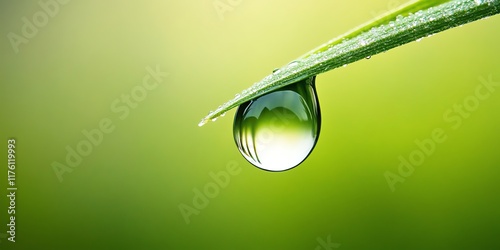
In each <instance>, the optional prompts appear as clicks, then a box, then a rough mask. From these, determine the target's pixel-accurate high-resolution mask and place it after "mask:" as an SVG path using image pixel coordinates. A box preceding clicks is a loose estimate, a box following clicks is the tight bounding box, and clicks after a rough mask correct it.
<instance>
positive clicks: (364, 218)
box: [0, 0, 500, 249]
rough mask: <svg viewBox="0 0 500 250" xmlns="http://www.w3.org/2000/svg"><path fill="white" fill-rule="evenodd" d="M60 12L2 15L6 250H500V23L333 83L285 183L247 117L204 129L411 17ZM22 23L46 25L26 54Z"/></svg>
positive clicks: (238, 6)
mask: <svg viewBox="0 0 500 250" xmlns="http://www.w3.org/2000/svg"><path fill="white" fill-rule="evenodd" d="M46 2H49V0H42V3H46ZM62 2H63V1H61V3H60V4H59V5H58V8H59V9H58V10H57V11H54V13H52V16H50V17H49V18H48V20H47V21H46V22H45V23H43V22H44V20H43V15H42V14H37V13H40V12H41V11H43V8H42V7H41V6H40V5H39V3H38V1H13V0H8V1H2V3H0V12H1V15H0V34H1V35H2V36H3V39H0V49H1V51H2V57H1V58H0V63H1V65H0V70H1V71H0V79H1V84H0V96H1V98H0V100H1V109H0V111H1V112H0V119H1V127H0V128H1V129H0V134H1V136H0V138H2V142H0V143H1V144H2V145H3V146H2V147H1V148H2V150H0V158H1V159H3V160H2V161H3V162H4V165H3V167H2V168H1V169H0V194H1V196H0V197H1V198H0V240H1V242H0V249H328V248H326V247H330V248H331V249H499V248H500V242H499V241H498V235H499V233H500V201H499V198H498V191H499V190H500V181H499V179H500V168H499V165H500V154H499V153H498V152H499V148H500V133H499V132H498V128H499V127H500V113H499V112H498V107H499V106H500V86H494V87H491V91H489V90H488V88H486V87H484V82H485V81H486V82H488V81H489V82H490V85H491V84H494V83H496V84H497V85H498V84H499V82H500V67H499V65H500V61H499V53H500V50H499V47H498V44H500V33H499V32H498V27H499V24H500V17H499V16H496V17H491V18H488V19H486V20H481V21H478V22H475V23H472V24H468V25H464V26H463V27H460V28H456V29H453V30H449V31H446V32H443V33H440V34H437V35H434V36H432V37H430V38H425V39H423V40H422V41H420V42H418V43H417V42H414V43H411V44H408V45H405V46H403V47H399V48H396V49H393V50H391V51H389V52H386V53H383V54H380V55H376V56H373V57H372V58H371V59H370V60H363V61H360V62H356V63H353V64H352V65H349V66H347V67H345V68H339V69H336V70H333V71H330V72H328V73H325V74H322V75H319V76H318V77H317V79H316V86H317V91H318V95H319V100H320V103H321V111H322V114H321V115H322V126H321V136H320V138H319V141H318V144H317V145H316V147H315V150H314V152H312V154H311V155H310V156H309V158H308V159H307V160H306V161H305V162H304V163H303V164H301V165H300V166H298V167H296V168H294V169H292V170H290V171H287V172H282V173H271V172H266V171H262V170H259V169H257V168H255V167H253V166H252V165H250V164H249V163H247V162H246V161H245V160H244V159H243V157H242V156H241V155H240V153H239V152H238V150H237V149H236V146H235V144H234V141H233V137H232V116H233V115H234V112H235V111H234V110H233V111H230V112H228V113H227V115H226V116H225V117H223V118H220V119H218V120H217V122H215V123H209V124H207V125H205V126H204V127H201V128H200V127H198V126H197V124H198V122H199V121H200V119H201V118H202V117H203V116H204V115H206V114H207V113H208V112H209V111H210V110H213V109H215V108H216V107H217V106H218V105H220V104H222V103H223V102H225V101H226V100H228V99H230V98H232V97H233V96H234V94H235V93H238V92H240V91H241V90H243V89H245V88H247V87H249V86H250V85H251V84H252V83H253V82H255V81H258V80H260V79H262V78H263V77H264V76H266V75H267V74H269V73H270V72H271V71H272V70H273V69H274V68H277V67H280V66H282V65H284V64H286V63H288V62H289V61H291V60H293V59H295V58H296V57H298V56H300V55H301V54H303V53H305V52H307V51H309V50H310V49H312V48H314V47H316V46H318V45H319V44H321V43H323V42H325V41H327V40H329V39H330V38H333V37H335V36H337V35H339V34H341V33H343V32H345V31H347V30H349V29H351V28H352V27H355V26H357V25H359V24H360V23H363V22H365V21H367V20H369V19H371V18H372V17H373V16H374V15H376V14H378V13H380V12H382V11H384V10H388V9H391V8H393V7H395V4H396V3H398V1H388V0H374V1H328V0H319V1H312V2H306V1H303V2H301V3H298V2H295V1H285V0H278V1H272V2H270V1H264V0H256V1H225V0H221V1H213V0H204V1H180V0H177V1H159V0H158V1H140V2H139V1H136V2H131V1H128V2H124V1H95V0H90V1H67V3H66V4H62ZM230 2H231V3H233V5H234V6H232V5H230ZM214 3H216V4H219V7H220V6H223V7H224V6H225V7H227V9H226V12H224V13H222V14H221V15H219V14H218V12H217V10H216V8H215V7H214ZM399 3H401V4H402V3H403V1H399ZM220 4H222V5H220ZM53 10H54V9H53ZM45 16H49V15H48V14H47V15H45ZM24 17H26V18H27V20H33V17H37V18H39V19H38V21H37V23H38V24H43V25H40V27H37V32H36V34H35V35H33V34H31V35H32V36H31V35H30V36H31V37H30V38H25V39H26V40H27V42H26V41H25V42H23V43H21V44H19V46H17V49H19V51H18V52H17V53H16V49H15V48H14V47H16V46H14V47H13V45H12V43H11V42H10V39H9V34H11V33H14V34H17V35H19V36H21V35H22V34H23V27H24V26H25V21H24V19H23V18H24ZM30 22H33V21H30ZM31 32H32V33H33V32H34V31H33V30H32V31H31ZM148 67H149V68H148ZM157 67H158V68H157ZM148 69H149V70H148ZM155 70H158V71H161V72H168V76H167V75H166V73H165V74H163V73H161V74H160V76H159V75H158V74H157V75H153V76H151V75H150V73H149V71H155ZM154 76H156V78H155V77H154ZM144 79H146V83H147V85H144ZM157 79H160V80H162V81H161V82H158V81H157ZM481 79H483V80H481ZM481 84H483V85H481ZM481 86H483V87H481ZM146 87H147V88H146ZM478 89H479V91H478ZM127 98H128V99H127ZM97 129H99V130H100V131H101V132H99V133H102V134H103V136H102V138H100V137H99V136H96V137H94V139H95V140H94V142H95V143H94V144H85V142H86V141H88V139H87V137H86V136H85V135H84V134H85V132H88V133H92V132H95V131H96V130H97ZM436 129H437V130H438V131H441V132H442V133H441V135H440V137H439V138H440V139H443V137H444V138H445V139H444V141H443V140H441V141H442V142H436V141H435V140H433V131H435V130H436ZM82 131H83V133H82ZM102 131H105V132H102ZM94 135H95V134H94ZM8 138H15V139H16V140H17V144H16V145H17V148H16V149H17V151H16V156H17V158H16V162H17V168H16V184H17V187H18V190H17V192H16V243H11V242H9V241H8V240H7V239H6V238H2V237H5V236H6V235H5V234H6V231H7V230H8V229H7V226H6V224H7V223H8V214H7V210H8V209H7V208H8V201H7V197H6V195H7V190H6V188H7V164H5V162H6V161H7V139H8ZM429 140H433V142H432V143H433V144H434V147H430V146H429V145H430V144H429V143H430V142H429ZM415 141H419V142H420V143H424V142H426V143H428V144H426V145H427V147H429V148H430V149H432V150H427V153H428V154H425V153H423V151H424V150H422V149H420V147H419V146H418V145H417V144H416V143H415ZM84 144H85V145H87V146H88V145H91V148H88V147H87V148H85V147H84ZM78 145H80V151H83V152H85V153H86V154H87V155H85V156H82V157H81V158H82V159H81V160H80V161H77V160H76V159H74V158H73V159H70V160H72V161H73V162H72V163H71V164H72V165H74V166H72V167H71V166H69V164H68V162H67V161H66V158H67V155H68V148H69V149H70V150H77V148H78V147H79V146H78ZM82 145H83V146H82ZM429 148H428V149H429ZM412 157H413V158H412ZM70 158H71V157H70ZM401 158H403V159H405V161H409V162H410V163H409V164H412V166H411V167H410V168H409V167H408V166H406V168H404V167H403V168H401V169H399V166H400V165H401V163H400V161H401V160H400V159H401ZM411 162H413V163H411ZM58 163H59V164H61V165H64V166H65V168H62V167H61V166H60V165H58ZM55 165H57V166H59V168H57V169H59V171H62V170H61V169H63V170H65V171H66V172H62V173H61V172H59V177H60V178H58V175H57V174H56V173H57V171H55V170H54V166H55ZM411 169H413V171H410V170H411ZM387 173H391V176H392V178H391V179H390V180H391V181H394V183H393V188H394V190H392V189H391V185H390V183H389V182H388V181H387V178H386V176H387ZM394 176H397V177H394ZM403 181H404V182H403ZM200 193H201V194H200ZM183 213H184V216H183ZM187 222H189V223H187ZM334 243H335V244H334ZM325 244H327V245H326V246H324V245H325Z"/></svg>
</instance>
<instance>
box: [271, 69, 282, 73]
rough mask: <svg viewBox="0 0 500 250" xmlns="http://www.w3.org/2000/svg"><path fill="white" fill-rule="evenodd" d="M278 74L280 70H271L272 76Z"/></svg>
mask: <svg viewBox="0 0 500 250" xmlns="http://www.w3.org/2000/svg"><path fill="white" fill-rule="evenodd" d="M280 72H281V69H274V70H273V74H278V73H280Z"/></svg>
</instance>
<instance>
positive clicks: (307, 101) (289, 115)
mask: <svg viewBox="0 0 500 250" xmlns="http://www.w3.org/2000/svg"><path fill="white" fill-rule="evenodd" d="M320 127H321V114H320V108H319V102H318V98H317V95H316V88H315V76H313V77H310V78H307V79H304V80H301V81H299V82H296V83H293V84H290V85H287V86H285V87H283V88H280V89H278V90H275V91H273V92H270V93H267V94H265V95H263V96H260V97H258V98H256V99H254V100H251V101H248V102H246V103H244V104H242V105H240V106H239V107H238V110H237V111H236V115H235V118H234V124H233V136H234V140H235V142H236V145H237V147H238V150H239V151H240V152H241V154H242V155H243V156H244V157H245V159H246V160H247V161H249V162H250V163H251V164H253V165H254V166H256V167H258V168H261V169H264V170H268V171H285V170H288V169H291V168H294V167H295V166H297V165H299V164H300V163H302V162H303V161H304V160H305V159H306V158H307V157H308V156H309V154H310V153H311V152H312V150H313V149H314V146H315V145H316V142H317V140H318V137H319V132H320Z"/></svg>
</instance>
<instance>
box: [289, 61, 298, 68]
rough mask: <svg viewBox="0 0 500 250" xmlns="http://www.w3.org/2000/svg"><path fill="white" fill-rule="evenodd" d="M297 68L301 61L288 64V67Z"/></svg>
mask: <svg viewBox="0 0 500 250" xmlns="http://www.w3.org/2000/svg"><path fill="white" fill-rule="evenodd" d="M297 66H299V61H293V62H291V63H289V64H288V67H297Z"/></svg>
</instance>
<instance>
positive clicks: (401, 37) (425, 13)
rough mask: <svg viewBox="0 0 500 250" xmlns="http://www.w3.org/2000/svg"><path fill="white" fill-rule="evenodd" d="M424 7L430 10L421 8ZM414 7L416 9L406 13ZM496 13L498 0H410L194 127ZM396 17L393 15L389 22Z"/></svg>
mask: <svg viewBox="0 0 500 250" xmlns="http://www.w3.org/2000/svg"><path fill="white" fill-rule="evenodd" d="M439 3H441V4H439ZM433 4H438V5H433ZM426 7H429V8H427V9H425V10H422V8H426ZM417 9H418V12H416V13H415V14H411V15H410V13H412V11H414V10H417ZM499 12H500V0H455V1H443V0H441V1H427V0H420V1H412V2H410V3H409V4H407V5H404V6H403V7H401V8H399V9H397V10H396V11H393V12H390V13H388V14H386V15H384V16H382V17H380V18H377V19H375V20H374V21H371V22H369V23H367V24H364V25H361V26H359V27H358V28H356V29H354V30H352V31H350V32H347V33H346V34H344V35H343V36H340V37H338V38H336V39H333V40H330V41H329V42H328V43H326V44H323V45H321V46H320V47H318V48H316V49H314V50H313V51H311V52H309V53H306V54H305V55H304V56H302V57H300V58H299V59H298V60H295V61H292V63H290V64H288V65H286V66H284V67H282V68H280V69H279V70H278V71H276V72H273V74H271V75H268V76H266V77H265V78H264V79H262V80H261V81H259V82H257V83H255V84H254V85H252V86H251V87H250V88H248V89H245V90H243V91H242V92H241V93H240V94H237V95H236V96H235V98H233V99H231V100H229V101H227V102H226V103H224V104H223V105H221V106H219V107H218V108H217V109H216V110H215V111H211V112H210V113H209V114H208V115H207V116H206V117H205V118H203V119H202V120H201V122H200V123H199V124H198V126H203V125H204V124H206V123H207V122H208V121H210V120H214V119H216V118H217V117H219V116H220V115H222V114H224V113H225V112H227V111H228V110H231V109H232V108H235V107H237V106H239V105H241V104H242V103H245V102H247V101H249V100H252V99H255V98H257V97H259V96H261V95H264V94H266V93H269V92H271V91H273V90H276V89H278V88H281V87H283V86H286V85H288V84H292V83H294V82H297V81H300V80H302V79H305V78H307V77H310V76H314V75H318V74H321V73H324V72H327V71H330V70H332V69H335V68H338V67H340V66H342V65H346V64H350V63H353V62H356V61H358V60H361V59H364V58H366V57H369V56H373V55H376V54H379V53H381V52H384V51H387V50H390V49H392V48H395V47H399V46H401V45H403V44H406V43H409V42H412V41H415V40H417V39H420V38H423V37H426V36H429V35H432V34H435V33H438V32H441V31H444V30H447V29H450V28H453V27H456V26H460V25H463V24H466V23H469V22H473V21H476V20H478V19H482V18H485V17H489V16H492V15H495V14H498V13H499ZM402 15H407V16H406V17H403V16H402ZM394 17H397V18H396V19H395V20H393V21H389V22H388V20H391V19H393V18H394ZM344 38H345V39H344Z"/></svg>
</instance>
